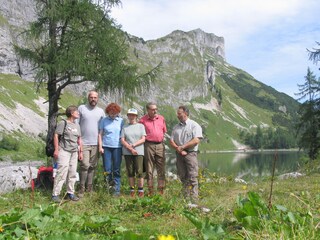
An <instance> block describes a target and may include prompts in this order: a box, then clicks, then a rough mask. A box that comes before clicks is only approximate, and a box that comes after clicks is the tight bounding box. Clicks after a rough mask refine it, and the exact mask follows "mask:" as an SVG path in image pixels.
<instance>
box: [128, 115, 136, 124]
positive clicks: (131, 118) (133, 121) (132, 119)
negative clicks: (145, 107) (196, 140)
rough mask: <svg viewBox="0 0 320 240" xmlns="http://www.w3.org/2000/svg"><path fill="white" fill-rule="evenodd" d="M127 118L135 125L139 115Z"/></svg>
mask: <svg viewBox="0 0 320 240" xmlns="http://www.w3.org/2000/svg"><path fill="white" fill-rule="evenodd" d="M127 117H128V120H129V122H130V123H135V122H136V120H137V115H135V114H127Z"/></svg>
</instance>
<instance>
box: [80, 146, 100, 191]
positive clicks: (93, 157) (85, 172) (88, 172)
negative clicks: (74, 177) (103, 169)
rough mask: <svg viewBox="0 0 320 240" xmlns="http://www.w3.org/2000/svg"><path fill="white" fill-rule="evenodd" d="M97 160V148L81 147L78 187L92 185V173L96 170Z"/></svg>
mask: <svg viewBox="0 0 320 240" xmlns="http://www.w3.org/2000/svg"><path fill="white" fill-rule="evenodd" d="M98 159H99V152H98V146H96V145H83V159H82V160H81V161H79V165H80V185H81V186H83V187H84V186H85V184H86V183H87V186H88V185H92V182H93V177H94V171H95V169H96V168H97V165H98Z"/></svg>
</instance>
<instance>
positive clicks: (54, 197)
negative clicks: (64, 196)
mask: <svg viewBox="0 0 320 240" xmlns="http://www.w3.org/2000/svg"><path fill="white" fill-rule="evenodd" d="M51 200H52V201H53V202H55V203H61V199H60V198H59V196H52V198H51Z"/></svg>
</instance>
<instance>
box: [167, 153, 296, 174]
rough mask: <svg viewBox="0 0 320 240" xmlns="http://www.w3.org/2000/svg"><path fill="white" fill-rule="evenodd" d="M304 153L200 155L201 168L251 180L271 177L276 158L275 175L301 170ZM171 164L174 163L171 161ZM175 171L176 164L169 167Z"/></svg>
mask: <svg viewBox="0 0 320 240" xmlns="http://www.w3.org/2000/svg"><path fill="white" fill-rule="evenodd" d="M301 156H302V153H300V152H296V151H277V152H275V151H270V152H269V151H268V152H243V153H200V154H199V155H198V159H199V166H200V167H201V168H206V169H208V170H209V171H210V172H215V173H217V174H218V175H223V176H232V177H240V178H243V179H250V178H253V177H263V176H271V174H272V165H273V160H274V159H275V157H276V159H277V160H276V170H275V175H281V174H284V173H289V172H294V171H297V170H298V169H299V166H300V163H301V160H300V157H301ZM171 163H173V161H172V160H171ZM170 166H171V167H172V168H173V169H175V166H174V164H169V167H170Z"/></svg>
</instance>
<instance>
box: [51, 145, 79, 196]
mask: <svg viewBox="0 0 320 240" xmlns="http://www.w3.org/2000/svg"><path fill="white" fill-rule="evenodd" d="M57 164H58V168H57V174H56V177H55V178H54V184H53V191H52V196H59V195H60V192H61V189H62V186H63V184H64V183H65V182H66V184H67V192H68V193H70V194H73V193H74V185H75V183H76V181H77V164H78V152H68V151H65V150H63V149H62V148H60V149H59V155H58V159H57Z"/></svg>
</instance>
